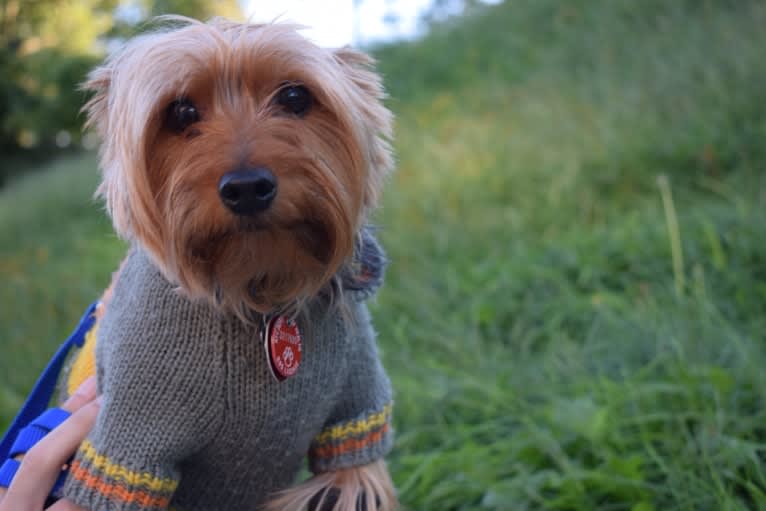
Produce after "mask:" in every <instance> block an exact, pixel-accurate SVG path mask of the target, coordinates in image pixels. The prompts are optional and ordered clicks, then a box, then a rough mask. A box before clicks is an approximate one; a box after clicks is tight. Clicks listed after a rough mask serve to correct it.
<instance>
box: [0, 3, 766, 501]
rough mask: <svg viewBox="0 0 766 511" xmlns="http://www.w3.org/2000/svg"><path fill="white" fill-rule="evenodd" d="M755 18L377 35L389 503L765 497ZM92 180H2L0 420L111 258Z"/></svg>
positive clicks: (763, 264)
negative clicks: (389, 165)
mask: <svg viewBox="0 0 766 511" xmlns="http://www.w3.org/2000/svg"><path fill="white" fill-rule="evenodd" d="M764 26H766V4H764V3H763V2H758V1H755V0H752V1H747V0H742V1H729V2H727V1H723V0H720V1H712V0H709V1H708V0H695V1H692V0H679V1H676V2H667V1H659V0H645V1H641V2H636V1H631V0H578V1H571V2H556V1H553V0H513V1H508V2H506V3H505V4H503V5H500V6H496V7H492V8H480V9H476V10H474V11H472V13H471V15H470V16H468V17H465V18H461V19H460V20H459V21H455V22H453V23H450V24H447V25H444V26H440V27H436V28H435V29H434V31H433V32H432V34H431V35H430V36H429V37H428V38H426V39H425V40H423V41H419V42H415V43H408V44H399V45H395V46H391V47H386V48H381V49H379V50H377V55H378V57H379V58H380V60H381V69H382V71H383V72H384V74H385V77H386V82H387V84H388V87H389V89H390V91H391V94H392V99H391V101H390V105H391V106H392V108H393V109H394V110H395V111H396V113H397V116H398V125H397V143H396V149H397V152H398V158H399V170H398V172H397V174H396V176H395V177H394V178H393V179H392V181H391V183H390V186H389V189H388V191H387V195H386V200H385V206H384V208H383V210H382V212H381V213H380V215H379V216H378V223H379V224H380V225H381V226H382V231H381V236H382V238H383V241H384V244H385V246H386V248H387V250H388V252H389V256H390V258H391V266H390V268H389V271H388V275H387V284H386V286H385V288H384V290H383V291H382V292H381V294H380V296H379V297H378V299H377V301H376V302H375V304H373V307H372V308H373V313H374V315H375V319H376V325H377V328H378V331H379V333H380V343H381V348H382V352H383V356H384V359H385V362H386V365H387V367H388V369H389V372H390V373H391V376H392V379H393V381H394V385H395V389H396V400H397V405H396V412H395V415H396V429H397V443H396V446H395V449H394V452H393V453H392V455H391V456H390V465H391V468H392V471H393V474H394V479H395V480H396V483H397V486H398V488H399V489H400V493H401V497H402V501H403V503H404V506H405V508H406V509H411V510H418V511H420V510H440V511H443V510H513V511H523V510H539V509H550V510H582V511H586V510H593V509H598V510H605V511H607V510H626V511H652V510H657V511H659V510H714V511H718V510H746V509H766V371H764V369H763V368H764V367H766V339H765V335H764V332H766V241H764V240H766V209H765V208H764V205H766V172H764V171H766V149H765V148H766V88H765V87H764V86H763V84H764V83H766V59H764V58H763V55H764V54H766V31H764V30H763V28H762V27H764ZM95 181H96V172H95V169H94V160H93V159H92V157H85V158H84V159H82V160H78V159H72V160H66V161H60V162H56V163H54V164H53V165H51V168H50V169H47V170H43V171H41V172H39V173H36V174H32V175H29V176H28V177H27V178H25V179H23V180H21V181H19V182H16V183H13V184H12V185H11V186H9V187H7V188H6V189H4V190H2V191H0V271H1V272H2V280H3V286H0V300H2V304H3V307H2V309H0V335H2V341H1V342H2V348H3V351H2V357H0V375H2V376H0V378H2V379H1V380H0V422H2V421H3V419H4V420H7V419H8V418H10V417H11V416H12V414H13V412H14V411H15V407H17V406H18V404H19V403H20V400H21V398H22V396H23V395H25V393H26V392H27V391H28V389H29V387H30V386H31V383H32V381H33V379H34V377H35V376H36V373H37V371H39V369H40V368H41V367H42V365H43V364H44V362H45V360H46V359H47V357H48V356H49V354H50V353H51V352H52V350H53V349H54V347H55V345H56V344H57V343H58V342H60V340H61V339H62V338H63V336H64V335H65V334H66V332H67V331H68V329H69V328H71V326H72V325H73V323H74V322H75V321H76V319H77V316H78V315H79V314H80V312H81V311H82V309H83V308H84V306H85V305H86V304H87V303H88V302H89V301H90V300H92V299H93V298H94V297H95V296H97V295H98V293H99V290H100V288H101V287H103V286H104V285H105V284H106V283H107V282H108V280H109V273H110V271H112V269H113V268H114V266H115V265H116V264H117V261H118V260H119V259H120V257H121V254H122V251H123V249H124V247H123V245H122V244H121V243H120V242H118V241H117V240H116V239H115V238H114V236H113V235H112V234H111V231H110V229H109V226H108V224H107V222H106V221H105V220H104V215H103V213H102V212H100V211H99V206H98V205H95V204H94V203H93V202H92V201H91V200H90V199H89V196H90V194H91V190H92V189H93V188H94V186H95ZM6 375H7V376H6Z"/></svg>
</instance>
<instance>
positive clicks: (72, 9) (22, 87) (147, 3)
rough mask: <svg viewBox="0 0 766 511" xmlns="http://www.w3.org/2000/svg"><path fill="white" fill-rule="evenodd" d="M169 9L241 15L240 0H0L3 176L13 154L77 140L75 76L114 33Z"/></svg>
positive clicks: (80, 98) (79, 101)
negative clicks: (237, 0)
mask: <svg viewBox="0 0 766 511" xmlns="http://www.w3.org/2000/svg"><path fill="white" fill-rule="evenodd" d="M120 13H122V15H120ZM167 13H172V14H182V15H186V16H191V17H194V18H199V19H207V18H210V17H212V16H216V15H222V16H227V17H231V18H241V12H240V10H239V7H238V4H237V2H236V0H223V1H222V0H140V1H138V0H137V1H133V2H127V3H126V2H120V1H119V0H0V184H2V182H3V181H4V180H5V178H7V177H8V175H10V173H11V172H12V171H13V170H14V165H13V164H12V163H11V162H12V161H14V158H13V157H15V156H16V157H17V156H28V157H29V156H40V155H42V156H45V155H46V154H51V153H50V149H51V148H53V147H55V146H56V145H58V146H60V147H62V146H68V145H70V144H77V143H78V142H79V141H80V137H81V132H82V123H83V120H84V119H83V117H82V116H81V115H79V110H80V107H81V106H82V105H83V103H84V102H85V100H86V97H85V94H84V93H83V92H82V91H80V90H78V84H79V83H81V82H82V81H83V80H84V78H85V76H86V74H87V72H88V70H89V69H91V68H92V67H93V66H94V65H96V64H97V63H98V62H99V61H100V60H101V59H102V58H103V56H104V55H105V53H106V48H107V45H108V43H109V42H110V41H117V42H119V39H120V38H121V37H124V36H128V35H132V34H133V33H135V32H137V31H139V30H140V29H141V28H142V27H144V26H146V24H145V23H143V21H144V20H146V19H148V18H150V17H152V16H155V15H159V14H167Z"/></svg>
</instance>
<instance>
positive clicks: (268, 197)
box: [218, 167, 277, 216]
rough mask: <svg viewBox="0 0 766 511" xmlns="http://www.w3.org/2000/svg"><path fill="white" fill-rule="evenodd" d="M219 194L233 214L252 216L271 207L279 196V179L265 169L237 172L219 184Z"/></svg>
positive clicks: (225, 175)
mask: <svg viewBox="0 0 766 511" xmlns="http://www.w3.org/2000/svg"><path fill="white" fill-rule="evenodd" d="M218 194H219V195H220V196H221V200H222V201H223V203H224V205H225V206H226V207H227V208H229V209H230V210H231V211H232V212H233V213H235V214H237V215H242V216H252V215H255V214H256V213H258V212H259V211H263V210H265V209H267V208H268V207H269V206H270V205H271V202H272V201H273V200H274V197H276V195H277V178H276V177H274V174H272V173H271V171H270V170H269V169H267V168H265V167H257V168H254V169H241V170H235V171H233V172H229V173H227V174H224V175H223V177H222V178H221V180H220V181H219V182H218Z"/></svg>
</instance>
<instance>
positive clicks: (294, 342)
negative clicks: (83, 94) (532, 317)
mask: <svg viewBox="0 0 766 511" xmlns="http://www.w3.org/2000/svg"><path fill="white" fill-rule="evenodd" d="M161 25H162V27H161V28H160V29H159V30H155V31H152V32H149V33H146V34H143V35H139V36H137V37H136V38H134V39H132V40H130V41H129V42H127V44H126V45H125V47H124V48H123V49H122V50H120V51H118V52H116V53H115V54H113V55H112V56H110V57H109V58H108V59H107V61H106V62H105V63H104V64H103V65H102V66H100V67H98V68H96V69H95V70H94V71H92V72H91V74H90V75H89V77H88V80H87V82H86V83H85V84H84V88H85V89H87V90H89V91H92V94H93V95H92V98H91V99H90V101H89V102H88V103H87V104H86V106H85V107H84V110H85V112H86V113H87V123H88V125H89V126H91V127H92V128H94V129H95V131H96V132H97V133H98V134H99V135H100V137H101V139H102V145H101V149H100V168H101V172H102V183H101V185H100V187H99V188H98V192H97V195H99V196H100V197H103V198H104V199H105V202H106V208H107V211H108V213H109V215H110V217H111V219H112V222H113V224H114V228H115V230H116V232H117V233H118V234H119V235H120V236H121V237H122V238H124V239H126V240H128V242H129V245H130V249H129V252H128V255H127V257H126V259H125V260H124V261H123V263H122V265H121V268H120V269H119V271H118V272H116V273H115V275H114V277H113V282H112V284H111V286H110V287H109V289H108V290H107V291H106V292H105V293H104V296H103V297H102V300H101V303H100V304H99V306H98V309H97V312H96V316H97V323H96V326H95V327H94V330H93V334H92V335H91V336H90V339H89V341H88V342H87V343H86V345H85V347H84V348H83V349H82V350H81V352H80V353H79V354H78V355H77V356H76V357H75V360H74V362H73V363H72V365H71V368H70V371H69V373H68V375H67V377H66V378H67V382H68V384H67V387H68V388H70V389H72V388H75V387H76V385H77V383H79V381H82V379H84V378H85V377H86V376H87V375H88V373H92V372H94V371H95V372H96V374H97V376H98V386H99V392H101V393H102V394H103V396H104V398H103V404H102V406H101V412H100V414H99V418H98V421H97V423H96V426H95V427H94V430H93V431H92V432H91V434H90V435H89V437H88V438H87V439H86V441H85V442H83V444H82V445H81V446H80V448H79V450H78V452H77V454H76V456H75V458H74V460H73V461H72V463H71V464H70V473H69V476H68V478H67V482H66V484H65V485H64V488H63V491H62V495H63V496H66V497H67V498H69V499H71V500H73V501H74V502H76V503H78V504H80V505H82V506H83V507H86V508H88V509H115V510H117V509H119V510H128V509H129V510H139V509H140V510H158V509H178V510H192V511H193V510H206V511H210V510H216V509H225V510H238V509H248V510H249V509H268V510H270V511H276V510H296V511H297V510H303V509H317V510H320V509H321V510H331V509H336V510H341V511H356V510H359V509H366V510H368V511H372V510H374V509H376V510H381V511H390V510H393V509H395V508H396V507H397V502H396V494H395V490H394V487H393V484H392V482H391V478H390V476H389V473H388V471H387V468H386V465H385V461H384V460H383V457H384V455H385V454H386V453H387V452H388V450H389V449H390V448H391V443H392V430H391V426H390V423H391V406H392V392H391V386H390V382H389V380H388V377H387V376H386V374H385V371H384V369H383V367H382V365H381V363H380V361H379V359H378V356H377V350H376V345H375V335H374V332H373V330H372V327H371V324H370V317H369V313H368V312H367V308H366V305H365V300H367V298H369V297H370V296H371V295H372V294H373V293H374V292H375V290H376V289H377V287H378V286H379V285H380V283H381V281H382V277H383V266H384V263H385V257H384V254H383V252H382V249H381V248H380V246H379V245H378V243H377V241H376V240H375V236H374V231H373V230H372V229H371V228H370V227H369V226H368V222H369V216H370V213H371V212H372V211H373V210H374V209H375V208H376V206H377V205H378V202H379V199H380V194H381V191H382V188H383V185H384V181H385V178H386V176H387V175H388V174H389V172H390V171H391V170H392V167H393V156H392V152H391V146H390V140H391V136H392V122H393V121H392V114H391V113H390V112H389V110H388V109H387V108H386V107H385V106H384V104H383V100H384V98H385V93H384V90H383V87H382V82H381V79H380V77H379V76H378V74H376V72H375V71H374V68H373V61H372V59H371V58H370V57H368V56H366V55H365V54H363V53H360V52H357V51H355V50H352V49H350V48H342V49H335V50H331V49H324V48H320V47H318V46H316V45H315V44H313V43H312V42H310V41H309V40H307V39H306V38H304V37H303V36H302V35H301V34H300V33H299V32H298V29H299V28H300V27H296V26H294V25H290V24H282V23H273V24H247V23H245V24H240V23H235V22H231V21H226V20H223V19H214V20H212V21H210V22H207V23H203V22H200V21H196V20H192V19H188V18H182V17H165V18H163V19H162V20H161ZM307 457H308V460H309V468H310V469H311V471H312V472H314V476H313V477H311V478H309V479H308V480H306V481H304V482H301V483H297V484H295V478H296V476H297V475H298V474H299V472H300V470H301V465H302V463H303V460H305V459H306V458H307Z"/></svg>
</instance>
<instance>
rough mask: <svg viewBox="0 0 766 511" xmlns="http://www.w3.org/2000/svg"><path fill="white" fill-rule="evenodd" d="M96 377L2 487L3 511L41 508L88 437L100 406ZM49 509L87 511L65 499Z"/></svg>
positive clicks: (74, 396)
mask: <svg viewBox="0 0 766 511" xmlns="http://www.w3.org/2000/svg"><path fill="white" fill-rule="evenodd" d="M99 404H100V403H99V400H97V399H96V379H95V377H91V378H88V379H87V380H85V382H83V384H82V385H80V388H78V389H77V390H76V391H75V393H74V394H72V396H71V397H70V398H69V399H67V401H66V402H65V403H64V404H63V405H62V406H61V408H63V409H64V410H66V411H68V412H71V413H72V415H71V416H70V417H69V418H68V419H67V420H65V421H64V422H62V423H61V425H59V426H58V427H56V428H55V429H54V430H53V431H51V432H50V433H48V434H47V435H46V436H45V437H44V438H43V439H42V440H40V441H39V442H37V443H36V444H35V445H34V447H32V448H31V449H30V450H29V451H28V452H27V454H26V455H25V456H24V459H23V460H22V462H21V467H19V470H18V472H16V476H15V477H14V478H13V482H12V483H11V486H10V487H9V488H8V490H4V489H2V488H0V511H41V510H42V509H43V506H44V505H45V500H46V499H47V497H48V494H49V493H50V491H51V488H53V484H54V483H55V482H56V478H57V477H58V475H59V473H60V471H61V467H62V466H64V465H65V464H66V462H67V460H68V459H69V458H70V457H71V456H72V454H74V452H75V451H76V450H77V447H78V446H79V445H80V443H81V442H82V441H83V440H84V439H85V437H86V436H87V434H88V432H89V431H90V429H91V428H92V427H93V424H95V422H96V416H97V415H98V410H99ZM47 511H87V510H86V509H84V508H82V507H80V506H78V505H76V504H73V503H72V502H71V501H69V500H66V499H61V500H59V501H57V502H56V503H55V504H53V505H52V506H50V507H49V508H47Z"/></svg>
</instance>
